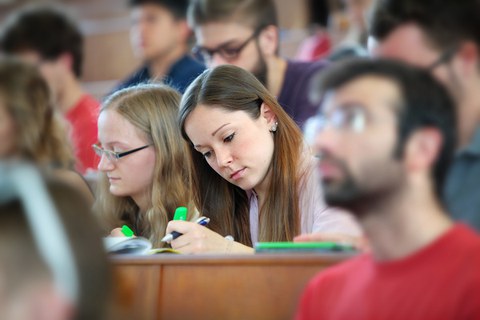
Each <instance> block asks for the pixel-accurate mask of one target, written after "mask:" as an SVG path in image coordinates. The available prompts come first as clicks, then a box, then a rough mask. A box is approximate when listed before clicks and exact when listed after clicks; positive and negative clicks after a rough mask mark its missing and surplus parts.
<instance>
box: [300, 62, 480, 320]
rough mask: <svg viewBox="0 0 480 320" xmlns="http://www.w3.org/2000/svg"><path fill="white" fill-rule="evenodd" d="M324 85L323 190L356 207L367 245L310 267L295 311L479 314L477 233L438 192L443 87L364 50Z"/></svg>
mask: <svg viewBox="0 0 480 320" xmlns="http://www.w3.org/2000/svg"><path fill="white" fill-rule="evenodd" d="M321 91H322V93H323V94H324V98H325V99H324V106H323V110H324V111H323V116H324V121H323V124H324V125H323V126H322V127H320V128H319V131H318V135H317V140H316V148H317V149H318V151H319V154H320V156H321V158H320V166H319V168H320V171H321V176H322V184H323V186H324V190H325V199H326V201H327V204H329V205H335V206H339V207H341V208H345V209H347V210H350V211H351V212H352V213H353V214H354V215H355V217H356V218H357V220H358V221H359V222H360V224H361V226H362V228H363V229H364V231H365V235H366V237H367V239H368V240H369V242H370V246H371V253H366V254H363V255H359V256H357V257H355V258H352V260H349V261H347V262H345V263H343V264H341V265H338V266H334V267H332V268H330V269H327V270H326V271H324V272H321V273H320V274H319V275H318V276H317V277H315V278H314V279H313V280H312V281H311V282H310V283H309V285H308V286H307V289H306V291H305V293H304V295H303V298H302V300H301V303H300V308H299V311H298V314H297V319H302V320H303V319H372V318H375V319H419V320H420V319H479V318H480V304H479V303H478V302H479V301H480V273H479V272H478V270H479V269H480V237H479V236H478V235H477V234H476V233H475V232H474V231H473V230H472V229H470V228H469V227H467V226H466V225H463V224H454V223H452V221H451V219H450V218H449V215H448V212H447V211H446V210H445V208H444V206H443V203H442V201H441V195H442V189H443V184H444V182H445V178H446V174H447V171H448V167H449V164H450V163H451V160H452V158H453V152H454V149H455V143H456V132H455V130H456V122H455V120H456V116H455V110H454V105H453V103H452V101H451V99H450V97H449V95H448V93H447V92H446V90H445V89H444V88H443V87H442V86H441V84H439V83H437V81H435V80H434V79H433V77H432V76H431V75H430V74H428V73H427V72H426V71H424V70H419V69H414V68H412V67H407V66H405V65H403V64H400V63H398V62H392V61H372V60H363V61H353V62H351V63H344V64H342V65H338V67H337V68H335V69H332V70H331V73H329V74H328V75H326V76H325V78H324V80H323V83H322V86H321ZM447 288H448V289H447Z"/></svg>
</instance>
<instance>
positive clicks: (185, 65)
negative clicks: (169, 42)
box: [170, 54, 206, 77]
mask: <svg viewBox="0 0 480 320" xmlns="http://www.w3.org/2000/svg"><path fill="white" fill-rule="evenodd" d="M205 68H206V67H205V65H204V64H202V63H201V62H200V61H198V60H196V59H195V58H193V57H192V56H190V55H188V54H186V55H184V56H183V57H181V58H180V59H179V60H178V61H177V62H176V63H175V64H174V65H173V66H172V68H171V70H170V74H171V76H172V75H178V76H182V77H191V76H192V75H193V76H197V75H199V74H200V73H202V72H203V70H205Z"/></svg>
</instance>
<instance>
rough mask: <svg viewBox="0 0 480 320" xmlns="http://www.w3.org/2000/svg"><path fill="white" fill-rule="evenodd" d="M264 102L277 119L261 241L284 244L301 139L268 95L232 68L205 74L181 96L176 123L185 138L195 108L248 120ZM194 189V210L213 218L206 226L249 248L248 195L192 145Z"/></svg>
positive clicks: (292, 222) (295, 200) (294, 209)
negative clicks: (232, 113) (237, 113)
mask: <svg viewBox="0 0 480 320" xmlns="http://www.w3.org/2000/svg"><path fill="white" fill-rule="evenodd" d="M262 103H265V104H266V105H268V106H269V107H270V109H271V110H272V112H273V113H274V114H275V115H276V119H277V121H278V129H277V131H276V132H275V134H274V135H273V139H274V146H275V147H274V152H273V158H272V163H271V170H272V179H271V181H270V186H269V192H268V194H267V196H266V199H265V203H264V205H263V207H262V208H261V211H260V212H259V217H260V218H259V219H260V221H259V236H258V240H259V241H288V240H292V239H293V236H294V235H295V234H297V233H298V231H299V224H300V223H299V196H298V186H299V181H300V179H301V176H300V171H301V170H300V155H301V152H302V149H303V136H302V133H301V131H300V129H299V128H298V127H297V125H296V124H295V122H294V121H293V120H292V119H291V118H290V117H289V116H288V115H287V113H286V112H285V111H284V110H283V108H282V107H281V106H280V105H279V104H278V102H277V100H276V99H275V98H274V97H273V95H272V94H271V93H269V92H268V90H267V89H266V88H265V87H264V86H263V85H262V84H261V83H260V82H259V81H258V80H257V79H256V78H255V77H254V76H253V75H252V74H251V73H249V72H248V71H245V70H243V69H241V68H239V67H236V66H233V65H224V66H219V67H216V68H214V69H210V70H206V71H205V72H204V73H203V74H201V75H200V76H199V77H198V78H197V79H196V80H195V81H194V82H193V83H192V84H191V85H190V86H189V87H188V89H187V91H186V92H185V94H184V96H183V98H182V101H181V104H180V115H179V123H180V127H181V129H182V135H183V137H184V138H185V139H186V140H187V141H189V139H188V136H187V134H186V132H185V128H184V125H185V120H186V119H187V117H188V115H189V114H190V113H191V112H192V111H193V110H194V109H195V107H196V106H197V105H199V104H201V105H204V106H208V107H211V108H223V109H226V110H231V111H238V110H242V111H245V112H246V113H248V114H249V115H250V116H251V118H252V119H257V118H258V117H259V116H260V107H261V105H262ZM189 152H190V156H191V157H192V160H193V161H192V162H193V168H194V172H193V185H194V192H195V201H196V205H197V208H198V209H199V210H200V212H201V213H202V214H203V215H206V216H208V217H210V218H211V225H210V227H211V228H212V229H213V230H214V231H217V232H219V233H220V234H223V235H226V234H232V235H234V237H235V239H236V240H237V241H239V242H241V243H243V244H245V245H252V240H251V237H250V228H249V203H248V199H247V195H246V192H245V191H244V190H242V189H240V188H239V187H237V186H235V185H233V184H231V183H229V182H228V181H226V180H224V179H223V178H222V177H221V176H220V175H219V174H217V173H216V172H215V171H214V170H213V169H212V168H211V167H210V166H209V165H208V164H207V162H206V161H205V159H204V158H203V156H202V155H201V154H200V153H199V152H197V151H196V150H195V149H194V148H193V145H192V144H191V143H190V148H189Z"/></svg>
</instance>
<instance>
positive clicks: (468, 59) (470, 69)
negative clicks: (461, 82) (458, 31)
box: [457, 41, 480, 75]
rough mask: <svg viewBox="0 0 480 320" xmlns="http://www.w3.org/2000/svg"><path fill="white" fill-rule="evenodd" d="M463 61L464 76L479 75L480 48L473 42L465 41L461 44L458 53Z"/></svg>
mask: <svg viewBox="0 0 480 320" xmlns="http://www.w3.org/2000/svg"><path fill="white" fill-rule="evenodd" d="M457 55H458V57H459V58H460V61H461V72H462V74H463V75H469V74H471V73H474V74H477V73H478V67H479V64H480V61H479V59H480V56H479V48H478V46H477V45H476V44H475V43H474V42H473V41H464V42H462V43H461V44H460V46H459V48H458V52H457Z"/></svg>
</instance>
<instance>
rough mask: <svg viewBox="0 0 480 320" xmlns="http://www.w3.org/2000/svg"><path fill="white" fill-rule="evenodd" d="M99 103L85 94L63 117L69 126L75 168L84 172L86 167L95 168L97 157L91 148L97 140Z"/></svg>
mask: <svg viewBox="0 0 480 320" xmlns="http://www.w3.org/2000/svg"><path fill="white" fill-rule="evenodd" d="M99 107H100V103H99V102H98V101H97V100H95V99H94V98H93V97H91V96H89V95H87V94H85V95H83V96H82V97H81V98H80V100H79V101H78V102H77V105H76V106H75V107H73V108H72V109H70V110H69V111H68V112H67V113H66V114H65V118H66V119H67V121H68V122H69V123H70V126H71V135H70V137H71V139H72V142H73V147H74V151H75V158H76V160H77V163H76V169H77V170H78V171H79V172H80V173H82V174H84V173H85V172H86V171H87V169H93V170H97V164H98V157H97V156H96V154H95V152H94V151H93V149H92V144H94V143H95V142H97V118H98V111H99Z"/></svg>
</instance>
